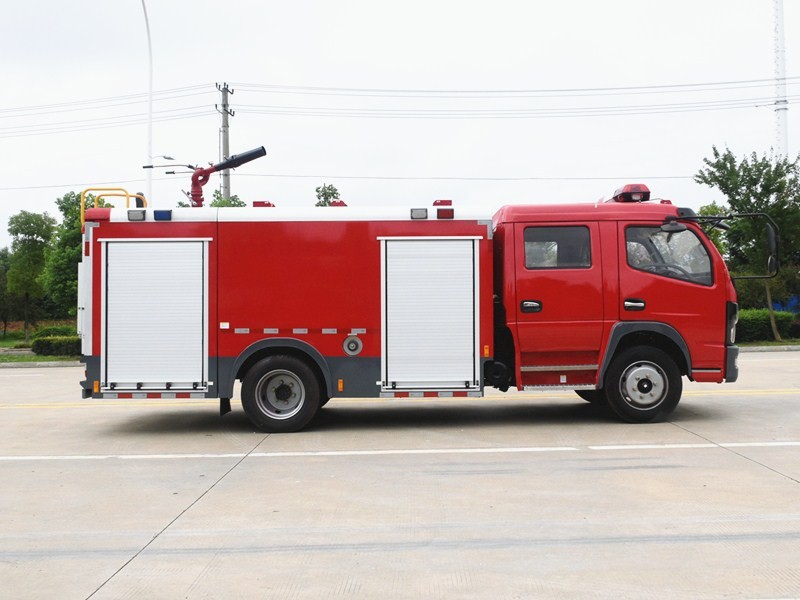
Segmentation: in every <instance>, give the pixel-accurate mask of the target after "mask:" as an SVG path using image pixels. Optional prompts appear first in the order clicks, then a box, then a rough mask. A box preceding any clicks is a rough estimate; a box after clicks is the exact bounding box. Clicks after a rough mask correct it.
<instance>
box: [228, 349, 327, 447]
mask: <svg viewBox="0 0 800 600" xmlns="http://www.w3.org/2000/svg"><path fill="white" fill-rule="evenodd" d="M319 406H320V386H319V381H318V380H317V377H316V375H315V374H314V371H312V370H311V368H310V367H309V366H308V364H306V363H305V362H303V361H302V360H300V359H298V358H295V357H293V356H282V355H275V356H270V357H267V358H265V359H263V360H260V361H258V362H257V363H256V364H255V365H253V366H252V367H251V368H250V370H249V371H248V372H247V374H246V375H245V376H244V379H243V380H242V407H243V408H244V412H245V414H246V415H247V418H249V419H250V421H251V422H252V423H253V425H255V426H256V427H258V428H259V429H260V430H261V431H266V432H269V433H287V432H291V431H299V430H300V429H302V428H303V427H305V426H306V425H307V424H308V423H309V421H311V419H313V418H314V415H316V414H317V410H318V409H319Z"/></svg>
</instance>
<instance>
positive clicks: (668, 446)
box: [589, 444, 720, 450]
mask: <svg viewBox="0 0 800 600" xmlns="http://www.w3.org/2000/svg"><path fill="white" fill-rule="evenodd" d="M719 447H720V444H630V445H628V446H625V445H622V444H620V445H611V446H589V450H684V449H687V448H688V449H693V448H719Z"/></svg>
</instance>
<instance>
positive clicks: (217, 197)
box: [178, 189, 247, 208]
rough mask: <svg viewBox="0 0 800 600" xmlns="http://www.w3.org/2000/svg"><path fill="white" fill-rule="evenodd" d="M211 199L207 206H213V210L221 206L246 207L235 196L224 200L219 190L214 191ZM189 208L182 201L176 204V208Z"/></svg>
mask: <svg viewBox="0 0 800 600" xmlns="http://www.w3.org/2000/svg"><path fill="white" fill-rule="evenodd" d="M211 198H212V199H211V202H210V203H209V206H213V207H215V208H217V207H221V206H247V202H245V201H244V200H239V196H237V195H236V194H233V195H232V196H231V197H230V198H228V199H227V200H226V199H225V198H223V197H222V191H221V190H219V189H216V190H214V193H213V194H211ZM190 206H191V204H189V203H188V202H183V201H179V202H178V208H189V207H190Z"/></svg>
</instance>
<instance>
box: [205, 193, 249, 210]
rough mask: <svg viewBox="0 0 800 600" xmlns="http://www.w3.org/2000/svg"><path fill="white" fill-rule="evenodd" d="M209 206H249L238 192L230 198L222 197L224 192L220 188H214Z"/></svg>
mask: <svg viewBox="0 0 800 600" xmlns="http://www.w3.org/2000/svg"><path fill="white" fill-rule="evenodd" d="M209 206H214V207H217V206H247V202H245V201H244V200H239V196H237V195H236V194H233V195H232V196H231V197H230V198H228V199H225V198H223V197H222V192H221V191H220V190H214V193H213V194H212V200H211V204H209Z"/></svg>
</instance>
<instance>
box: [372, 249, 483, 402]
mask: <svg viewBox="0 0 800 600" xmlns="http://www.w3.org/2000/svg"><path fill="white" fill-rule="evenodd" d="M385 244H386V246H385V248H384V261H385V262H384V285H385V290H384V356H383V380H384V389H403V388H405V389H414V388H416V389H465V388H470V389H471V388H475V387H477V382H476V381H475V380H476V371H477V366H476V344H477V341H476V339H477V338H476V335H477V311H476V306H475V303H476V300H475V294H476V292H475V289H476V285H477V266H476V260H475V252H476V248H475V245H476V242H475V240H472V239H457V240H447V239H435V240H420V239H413V240H391V239H390V240H386V241H385Z"/></svg>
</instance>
